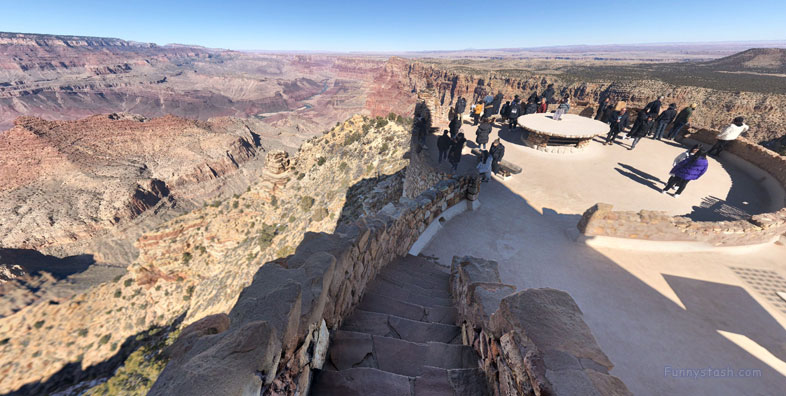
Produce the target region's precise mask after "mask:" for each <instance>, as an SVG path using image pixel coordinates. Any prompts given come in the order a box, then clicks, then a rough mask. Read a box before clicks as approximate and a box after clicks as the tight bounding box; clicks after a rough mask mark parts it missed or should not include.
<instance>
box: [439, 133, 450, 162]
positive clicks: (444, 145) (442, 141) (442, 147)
mask: <svg viewBox="0 0 786 396" xmlns="http://www.w3.org/2000/svg"><path fill="white" fill-rule="evenodd" d="M452 143H453V140H451V139H450V136H448V130H447V129H446V130H444V131H442V136H440V137H439V138H438V139H437V150H439V160H438V161H437V163H440V164H441V163H442V160H443V159H447V158H448V150H450V146H451V144H452Z"/></svg>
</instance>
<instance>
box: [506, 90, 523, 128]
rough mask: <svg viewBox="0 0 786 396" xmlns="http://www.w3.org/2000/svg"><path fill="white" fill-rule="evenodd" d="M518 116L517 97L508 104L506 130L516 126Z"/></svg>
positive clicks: (519, 112) (519, 108) (519, 111)
mask: <svg viewBox="0 0 786 396" xmlns="http://www.w3.org/2000/svg"><path fill="white" fill-rule="evenodd" d="M519 114H521V106H519V100H518V96H516V100H514V101H513V102H511V103H510V108H509V109H508V129H515V128H516V126H518V120H519Z"/></svg>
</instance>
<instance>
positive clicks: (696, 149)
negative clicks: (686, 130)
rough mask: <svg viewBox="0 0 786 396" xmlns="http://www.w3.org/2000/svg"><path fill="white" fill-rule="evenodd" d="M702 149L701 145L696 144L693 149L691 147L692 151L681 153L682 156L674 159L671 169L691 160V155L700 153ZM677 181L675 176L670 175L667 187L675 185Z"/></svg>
mask: <svg viewBox="0 0 786 396" xmlns="http://www.w3.org/2000/svg"><path fill="white" fill-rule="evenodd" d="M700 149H701V145H700V144H694V145H693V147H691V148H690V149H688V150H686V151H684V152H682V153H680V155H678V156H676V157H674V162H672V164H671V168H672V169H674V167H675V166H677V164H679V163H680V162H682V161H685V160H686V159H688V158H690V156H691V155H695V154H696V153H698V152H699V150H700ZM676 181H677V180H676V179H675V176H674V174H673V173H669V181H667V182H666V185H667V186H668V185H669V184H675V183H676Z"/></svg>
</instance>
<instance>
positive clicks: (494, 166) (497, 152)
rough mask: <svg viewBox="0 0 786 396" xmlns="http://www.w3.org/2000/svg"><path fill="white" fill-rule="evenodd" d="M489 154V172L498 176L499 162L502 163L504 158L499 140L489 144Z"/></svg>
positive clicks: (503, 147) (503, 151)
mask: <svg viewBox="0 0 786 396" xmlns="http://www.w3.org/2000/svg"><path fill="white" fill-rule="evenodd" d="M489 154H491V160H492V161H491V171H492V172H494V173H495V174H499V171H500V167H499V162H500V161H502V157H504V156H505V146H503V145H502V143H501V142H500V141H499V138H496V139H494V141H493V142H492V143H491V148H489Z"/></svg>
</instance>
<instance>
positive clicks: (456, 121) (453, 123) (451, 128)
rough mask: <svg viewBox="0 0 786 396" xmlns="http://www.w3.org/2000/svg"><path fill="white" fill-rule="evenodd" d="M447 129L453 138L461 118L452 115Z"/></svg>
mask: <svg viewBox="0 0 786 396" xmlns="http://www.w3.org/2000/svg"><path fill="white" fill-rule="evenodd" d="M448 129H449V132H450V138H451V139H455V138H456V134H458V131H459V129H461V119H460V118H459V116H458V115H456V116H454V117H453V119H452V120H450V124H448Z"/></svg>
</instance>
